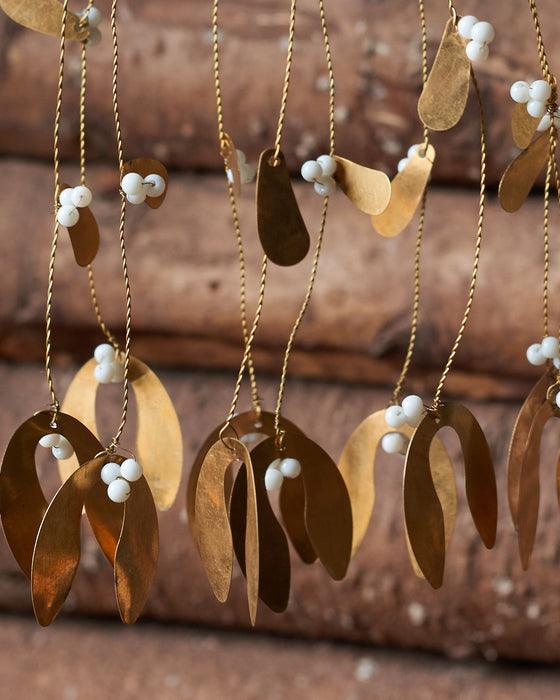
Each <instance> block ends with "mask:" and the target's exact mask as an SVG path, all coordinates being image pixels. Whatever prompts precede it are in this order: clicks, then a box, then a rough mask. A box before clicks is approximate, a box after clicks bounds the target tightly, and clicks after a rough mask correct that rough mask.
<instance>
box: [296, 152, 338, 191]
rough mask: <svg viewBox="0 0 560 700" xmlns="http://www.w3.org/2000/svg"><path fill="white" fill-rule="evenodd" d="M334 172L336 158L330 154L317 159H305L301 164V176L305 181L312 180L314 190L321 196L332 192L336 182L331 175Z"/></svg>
mask: <svg viewBox="0 0 560 700" xmlns="http://www.w3.org/2000/svg"><path fill="white" fill-rule="evenodd" d="M335 172H336V160H335V159H334V158H333V157H332V156H327V155H323V156H319V157H318V158H317V160H306V161H305V163H304V164H303V165H302V166H301V176H302V178H303V179H304V180H307V182H312V183H313V187H314V188H315V192H317V194H320V195H321V197H326V196H327V195H329V194H331V193H332V192H334V190H335V189H336V182H335V181H334V177H333V175H334V174H335Z"/></svg>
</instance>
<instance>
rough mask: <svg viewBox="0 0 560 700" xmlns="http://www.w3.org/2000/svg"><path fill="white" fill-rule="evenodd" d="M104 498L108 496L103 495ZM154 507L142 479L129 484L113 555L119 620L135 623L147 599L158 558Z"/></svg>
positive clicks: (145, 482) (144, 481)
mask: <svg viewBox="0 0 560 700" xmlns="http://www.w3.org/2000/svg"><path fill="white" fill-rule="evenodd" d="M106 497H107V496H106ZM158 548H159V544H158V521H157V514H156V506H155V503H154V499H153V496H152V492H151V491H150V487H149V486H148V482H147V481H146V479H145V478H144V477H141V478H140V479H139V480H138V481H135V482H134V483H133V484H131V491H130V496H129V498H128V500H127V501H125V504H124V514H123V519H122V531H121V534H120V538H119V541H118V544H117V549H116V552H115V566H114V572H115V593H116V596H117V605H118V608H119V613H120V616H121V619H122V621H123V622H125V623H126V624H129V625H130V624H132V623H133V622H135V621H136V619H137V618H138V616H139V615H140V613H141V612H142V609H143V608H144V605H145V604H146V600H147V598H148V594H149V592H150V589H151V587H152V581H153V579H154V575H155V572H156V565H157V559H158Z"/></svg>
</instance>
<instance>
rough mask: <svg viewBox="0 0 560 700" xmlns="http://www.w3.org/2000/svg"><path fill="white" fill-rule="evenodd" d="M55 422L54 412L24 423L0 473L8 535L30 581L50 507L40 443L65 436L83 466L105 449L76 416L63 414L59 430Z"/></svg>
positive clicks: (1, 505) (0, 509)
mask: <svg viewBox="0 0 560 700" xmlns="http://www.w3.org/2000/svg"><path fill="white" fill-rule="evenodd" d="M51 420H52V413H51V411H41V412H39V413H36V414H35V415H34V416H32V417H31V418H29V419H28V420H26V421H25V422H24V423H22V425H20V427H19V428H18V429H17V430H16V432H15V433H14V435H13V437H12V438H11V440H10V442H9V443H8V447H7V448H6V452H5V454H4V459H3V461H2V469H1V470H0V515H1V517H2V525H3V528H4V534H5V536H6V540H7V542H8V545H9V547H10V549H11V550H12V553H13V555H14V557H15V558H16V561H17V563H18V565H19V566H20V568H21V570H22V571H23V573H24V574H25V575H26V576H27V577H28V578H29V577H30V576H31V560H32V557H33V547H34V546H35V538H36V537H37V532H38V530H39V526H40V524H41V520H42V518H43V516H44V514H45V511H46V510H47V505H48V504H47V501H46V499H45V497H44V495H43V491H42V489H41V485H40V483H39V479H38V477H37V469H36V465H35V449H36V447H37V443H38V442H39V440H40V439H41V438H42V437H43V436H44V435H48V434H50V433H53V432H56V433H59V434H61V435H64V437H65V438H66V439H67V440H69V442H70V443H71V444H72V447H73V448H74V450H75V452H76V455H77V456H78V459H80V460H81V461H82V462H87V461H88V460H89V459H91V458H92V457H93V456H94V455H95V454H97V452H99V451H100V450H102V449H103V447H102V445H101V444H100V442H99V441H98V440H97V438H96V437H95V436H94V435H93V434H92V433H91V432H90V431H89V430H88V429H87V428H86V427H85V426H84V425H83V424H82V423H80V422H79V421H77V420H76V419H75V418H73V417H72V416H69V415H66V414H65V413H59V414H58V416H57V427H56V428H53V427H51Z"/></svg>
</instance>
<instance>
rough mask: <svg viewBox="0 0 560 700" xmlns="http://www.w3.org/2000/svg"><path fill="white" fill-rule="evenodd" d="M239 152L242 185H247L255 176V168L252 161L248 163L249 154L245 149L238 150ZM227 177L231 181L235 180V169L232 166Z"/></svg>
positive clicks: (238, 162) (238, 159) (238, 161)
mask: <svg viewBox="0 0 560 700" xmlns="http://www.w3.org/2000/svg"><path fill="white" fill-rule="evenodd" d="M235 152H236V153H237V164H238V165H239V179H240V180H241V184H242V185H246V184H247V183H248V182H251V180H252V179H253V178H254V177H255V168H253V166H252V165H251V163H247V156H246V155H245V154H244V153H243V151H240V150H236V151H235ZM227 178H228V180H229V181H230V182H233V171H232V170H231V168H229V169H228V171H227Z"/></svg>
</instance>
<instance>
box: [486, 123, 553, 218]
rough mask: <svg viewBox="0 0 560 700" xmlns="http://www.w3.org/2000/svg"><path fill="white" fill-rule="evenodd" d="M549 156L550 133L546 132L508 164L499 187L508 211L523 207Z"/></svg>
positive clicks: (502, 202)
mask: <svg viewBox="0 0 560 700" xmlns="http://www.w3.org/2000/svg"><path fill="white" fill-rule="evenodd" d="M548 156H549V133H548V132H545V133H543V134H541V135H540V136H539V137H538V138H536V139H535V140H534V141H533V142H532V143H531V144H530V145H529V146H528V147H527V148H526V149H525V150H523V151H521V153H520V154H519V155H518V156H517V157H516V158H515V159H514V160H512V161H511V163H510V164H509V165H508V166H507V168H506V169H505V171H504V174H503V175H502V179H501V180H500V185H499V187H498V196H499V199H500V204H501V205H502V207H503V208H504V209H505V210H506V211H509V212H514V211H517V210H518V209H519V208H520V207H521V205H522V204H523V202H524V201H525V200H526V199H527V196H528V194H529V192H530V191H531V189H532V187H533V185H534V184H535V180H536V179H537V176H538V174H539V173H540V171H541V170H542V169H543V168H544V166H545V165H546V163H547V161H548Z"/></svg>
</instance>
